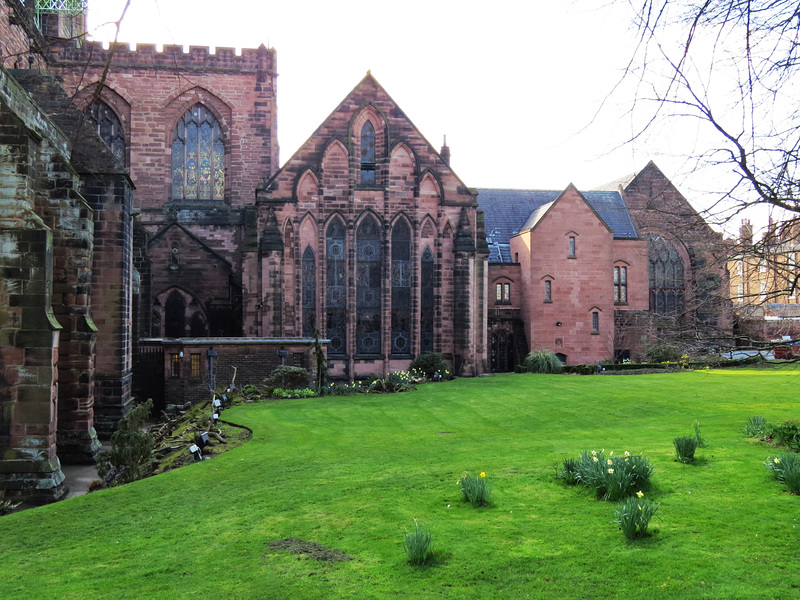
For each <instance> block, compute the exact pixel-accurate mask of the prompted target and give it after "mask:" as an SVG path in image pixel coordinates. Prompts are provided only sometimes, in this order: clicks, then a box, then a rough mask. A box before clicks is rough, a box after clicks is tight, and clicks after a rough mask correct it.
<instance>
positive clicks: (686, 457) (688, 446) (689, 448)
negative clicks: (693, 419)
mask: <svg viewBox="0 0 800 600" xmlns="http://www.w3.org/2000/svg"><path fill="white" fill-rule="evenodd" d="M672 443H673V444H674V445H675V456H677V457H678V462H681V463H683V464H688V463H693V462H694V452H695V450H696V449H697V438H693V437H676V438H675V439H674V440H672Z"/></svg>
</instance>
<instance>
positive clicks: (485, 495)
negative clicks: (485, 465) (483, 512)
mask: <svg viewBox="0 0 800 600" xmlns="http://www.w3.org/2000/svg"><path fill="white" fill-rule="evenodd" d="M456 485H458V486H459V488H460V489H461V492H462V493H463V494H464V500H465V501H468V502H469V503H470V504H472V506H484V505H486V504H489V496H490V495H491V494H492V482H491V481H489V480H488V479H487V478H486V473H485V472H484V471H481V473H480V474H479V475H470V474H469V473H467V472H465V473H464V474H463V475H462V476H461V477H460V478H459V480H458V481H456Z"/></svg>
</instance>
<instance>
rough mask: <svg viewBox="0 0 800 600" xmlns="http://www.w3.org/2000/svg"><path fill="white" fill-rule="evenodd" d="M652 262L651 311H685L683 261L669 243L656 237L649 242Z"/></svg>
mask: <svg viewBox="0 0 800 600" xmlns="http://www.w3.org/2000/svg"><path fill="white" fill-rule="evenodd" d="M647 254H648V258H649V262H650V310H651V311H652V312H655V313H660V314H665V313H676V312H678V313H679V312H682V311H683V299H684V287H685V284H684V280H683V260H681V257H680V255H679V254H678V251H677V250H675V246H673V245H672V244H671V243H670V242H669V241H667V240H665V239H664V238H662V237H661V236H658V235H654V236H652V237H650V239H649V240H648V242H647Z"/></svg>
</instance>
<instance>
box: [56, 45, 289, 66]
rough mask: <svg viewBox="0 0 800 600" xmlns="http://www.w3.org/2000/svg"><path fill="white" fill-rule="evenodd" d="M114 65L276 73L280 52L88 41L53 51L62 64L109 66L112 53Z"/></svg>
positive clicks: (57, 60) (262, 49) (261, 49)
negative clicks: (158, 47)
mask: <svg viewBox="0 0 800 600" xmlns="http://www.w3.org/2000/svg"><path fill="white" fill-rule="evenodd" d="M112 47H113V58H112V64H113V65H115V66H117V67H124V68H129V69H137V68H138V69H176V68H178V69H181V70H201V71H206V70H208V71H228V72H261V73H272V74H274V73H275V71H276V63H277V60H276V52H275V49H274V48H267V47H266V46H264V44H261V46H259V47H258V48H243V49H242V53H241V55H237V54H236V50H235V49H234V48H227V47H217V48H215V51H214V52H211V49H210V48H209V47H208V46H189V51H188V52H184V49H183V46H178V45H165V46H164V47H163V48H162V50H161V51H158V50H157V49H156V45H155V44H136V47H135V49H133V48H131V45H129V44H123V43H119V44H116V45H115V46H110V47H109V48H104V47H103V44H102V43H101V42H84V43H83V44H81V45H80V46H76V45H75V44H74V42H70V41H66V40H65V41H63V42H56V43H55V44H54V45H53V46H52V47H51V48H50V50H51V52H52V56H53V57H54V58H55V61H56V62H58V63H60V64H61V65H71V64H75V65H78V64H79V65H93V66H105V65H106V64H107V62H108V59H109V55H110V54H111V53H112V49H111V48H112Z"/></svg>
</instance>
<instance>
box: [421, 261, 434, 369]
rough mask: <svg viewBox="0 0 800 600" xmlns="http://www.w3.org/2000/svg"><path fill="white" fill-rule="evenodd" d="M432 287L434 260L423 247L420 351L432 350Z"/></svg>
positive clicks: (423, 352)
mask: <svg viewBox="0 0 800 600" xmlns="http://www.w3.org/2000/svg"><path fill="white" fill-rule="evenodd" d="M433 289H434V262H433V252H431V249H430V248H429V247H427V246H426V247H425V250H424V251H423V252H422V264H421V269H420V322H419V334H420V348H419V350H420V352H421V353H422V354H425V353H426V352H433V312H434V302H433Z"/></svg>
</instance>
